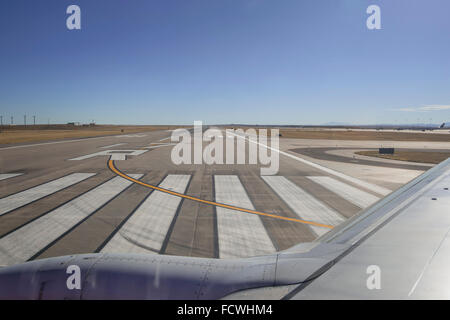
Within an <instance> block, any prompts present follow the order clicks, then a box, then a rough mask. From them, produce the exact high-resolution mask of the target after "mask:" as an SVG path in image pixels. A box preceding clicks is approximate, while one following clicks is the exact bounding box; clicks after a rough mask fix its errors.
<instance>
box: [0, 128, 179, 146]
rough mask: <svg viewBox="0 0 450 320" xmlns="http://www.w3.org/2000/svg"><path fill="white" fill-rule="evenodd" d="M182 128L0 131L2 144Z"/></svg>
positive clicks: (10, 129) (3, 129) (5, 129)
mask: <svg viewBox="0 0 450 320" xmlns="http://www.w3.org/2000/svg"><path fill="white" fill-rule="evenodd" d="M178 127H180V126H115V125H95V126H86V127H83V126H69V125H50V126H46V125H36V126H27V127H25V126H13V127H4V128H1V129H0V144H11V143H25V142H37V141H50V140H62V139H75V138H89V137H98V136H108V135H119V134H132V133H138V132H146V131H154V130H170V129H176V128H178Z"/></svg>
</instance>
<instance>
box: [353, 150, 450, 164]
mask: <svg viewBox="0 0 450 320" xmlns="http://www.w3.org/2000/svg"><path fill="white" fill-rule="evenodd" d="M356 154H360V155H363V156H370V157H378V158H384V159H392V160H402V161H412V162H420V163H440V162H442V161H444V160H446V159H447V158H449V157H450V152H420V151H395V153H394V154H379V153H378V151H358V152H356Z"/></svg>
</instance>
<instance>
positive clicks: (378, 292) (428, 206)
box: [0, 159, 450, 299]
mask: <svg viewBox="0 0 450 320" xmlns="http://www.w3.org/2000/svg"><path fill="white" fill-rule="evenodd" d="M449 188H450V159H447V160H446V161H444V162H442V163H441V164H439V165H437V166H436V167H434V168H432V169H430V170H429V171H427V172H425V173H424V174H422V175H421V176H419V177H417V178H416V179H414V180H412V181H411V182H409V183H408V184H406V185H405V186H403V187H402V188H400V189H398V190H397V191H395V192H393V193H391V194H390V195H388V196H387V197H385V198H384V199H382V200H380V201H378V202H377V203H375V204H374V205H372V206H371V207H369V208H368V209H366V210H364V211H362V212H361V213H360V214H358V215H356V216H354V217H353V218H351V219H349V220H347V221H346V222H345V223H343V224H342V225H340V226H338V227H336V228H334V229H333V230H331V231H330V232H328V233H327V234H325V235H324V236H322V237H321V238H319V239H317V240H316V241H314V242H311V243H303V244H299V245H297V246H294V247H292V248H290V249H288V250H285V251H281V252H278V253H275V254H270V255H265V256H259V257H253V258H245V259H206V258H192V257H177V256H166V255H138V254H84V255H73V256H64V257H57V258H49V259H42V260H36V261H30V262H27V263H24V264H20V265H15V266H10V267H5V268H2V269H0V299H449V298H450V272H449V270H450V238H449V231H450V191H449Z"/></svg>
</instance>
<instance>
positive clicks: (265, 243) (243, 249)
mask: <svg viewBox="0 0 450 320" xmlns="http://www.w3.org/2000/svg"><path fill="white" fill-rule="evenodd" d="M214 182H215V183H214V188H215V198H216V201H217V202H220V203H225V204H229V205H234V206H239V207H242V208H246V209H251V210H255V208H254V207H253V204H252V202H251V201H250V199H249V198H248V196H247V193H246V192H245V189H244V187H243V186H242V184H241V182H240V181H239V178H238V177H237V176H234V175H216V176H214ZM216 211H217V229H218V230H217V231H218V238H219V256H220V258H241V257H251V256H258V255H263V254H268V253H273V252H275V251H276V249H275V247H274V245H273V243H272V241H271V240H270V237H269V235H268V234H267V230H266V228H265V227H264V225H263V223H262V221H261V219H260V217H259V216H257V215H253V214H246V213H242V212H239V211H236V210H231V209H225V208H221V207H216Z"/></svg>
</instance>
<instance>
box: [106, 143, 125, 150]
mask: <svg viewBox="0 0 450 320" xmlns="http://www.w3.org/2000/svg"><path fill="white" fill-rule="evenodd" d="M124 144H126V143H116V144H112V145H110V146H104V147H100V149H108V148H113V147H117V146H121V145H124Z"/></svg>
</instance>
